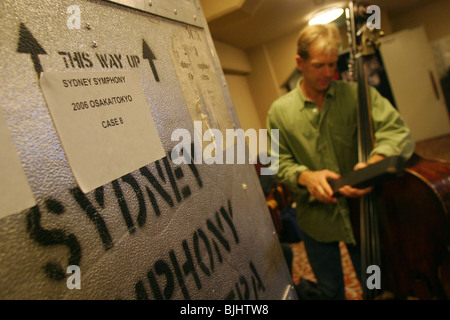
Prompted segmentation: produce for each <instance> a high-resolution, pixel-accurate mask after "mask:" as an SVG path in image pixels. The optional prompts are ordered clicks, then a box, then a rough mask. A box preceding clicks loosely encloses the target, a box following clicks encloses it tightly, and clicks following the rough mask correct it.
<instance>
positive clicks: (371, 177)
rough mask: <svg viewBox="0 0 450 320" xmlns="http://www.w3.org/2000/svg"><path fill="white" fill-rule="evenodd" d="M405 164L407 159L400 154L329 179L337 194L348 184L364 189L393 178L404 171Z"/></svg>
mask: <svg viewBox="0 0 450 320" xmlns="http://www.w3.org/2000/svg"><path fill="white" fill-rule="evenodd" d="M404 164H405V161H404V160H403V158H402V157H401V156H400V155H395V156H390V157H386V158H385V159H383V160H381V161H378V162H375V163H373V164H370V165H368V166H367V167H365V168H362V169H360V170H354V171H351V172H347V173H345V174H342V175H341V177H340V178H339V179H335V180H333V179H328V183H329V184H330V186H331V188H332V189H333V192H334V194H335V196H337V195H339V189H340V188H342V187H343V186H346V185H349V186H351V187H353V188H359V189H364V188H367V187H371V186H375V185H377V184H379V183H382V182H384V181H386V180H389V179H392V178H394V177H395V176H397V175H398V174H399V173H401V172H402V171H403V167H404Z"/></svg>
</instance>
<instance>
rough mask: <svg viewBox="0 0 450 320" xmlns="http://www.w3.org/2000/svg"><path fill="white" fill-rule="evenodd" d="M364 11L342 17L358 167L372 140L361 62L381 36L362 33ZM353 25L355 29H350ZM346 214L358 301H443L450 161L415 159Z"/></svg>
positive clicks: (449, 285)
mask: <svg viewBox="0 0 450 320" xmlns="http://www.w3.org/2000/svg"><path fill="white" fill-rule="evenodd" d="M365 8H367V5H365V4H358V3H356V2H355V1H352V2H350V3H349V7H348V9H347V11H346V14H347V30H348V39H349V44H350V48H351V55H350V56H351V58H350V65H349V67H350V72H351V73H352V72H354V75H355V78H356V81H357V83H358V103H359V110H358V148H359V161H361V162H367V160H368V157H369V154H370V151H371V150H372V147H373V141H374V138H373V132H372V126H371V118H370V109H371V107H370V97H369V91H368V83H367V78H366V72H365V70H364V66H365V64H364V61H365V60H366V59H367V57H368V56H370V55H371V54H373V52H375V51H376V50H377V46H378V43H377V39H378V38H379V37H380V36H381V33H380V31H379V30H376V29H369V28H368V27H367V25H366V20H367V15H365V11H366V10H365ZM358 23H359V25H360V26H361V28H360V29H358V30H357V28H358ZM350 208H351V211H352V215H353V218H354V219H353V221H352V223H353V226H354V230H355V237H356V238H357V241H358V242H359V243H360V244H361V274H362V282H361V286H362V288H363V297H364V299H423V300H429V299H442V300H446V299H448V298H449V297H450V253H449V250H450V242H449V230H450V228H449V227H450V225H449V218H448V215H449V212H450V163H449V162H447V161H444V160H436V159H425V158H423V157H421V156H419V155H418V154H417V153H414V154H413V156H412V157H411V158H410V159H409V160H408V161H407V162H406V164H405V167H404V170H402V172H401V173H400V174H398V175H397V176H396V177H395V178H393V179H390V180H389V181H386V182H384V183H383V184H380V185H377V186H375V188H374V191H373V192H371V193H369V194H368V195H366V196H364V197H363V198H361V199H359V201H358V202H357V203H355V202H353V203H351V204H350ZM355 211H358V212H355ZM355 213H356V214H355ZM370 266H377V267H379V270H380V271H381V286H380V287H379V288H373V287H371V288H369V286H368V280H370V279H368V277H369V276H370V275H369V276H368V274H367V272H366V270H369V269H368V268H369V267H370Z"/></svg>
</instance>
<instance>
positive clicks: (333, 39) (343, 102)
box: [267, 24, 414, 299]
mask: <svg viewBox="0 0 450 320" xmlns="http://www.w3.org/2000/svg"><path fill="white" fill-rule="evenodd" d="M339 46H340V35H339V31H338V29H337V28H336V26H335V25H333V24H328V25H315V26H307V27H306V28H304V29H303V30H302V32H301V33H300V35H299V39H298V54H297V56H296V62H297V66H298V68H299V70H300V71H301V72H302V78H301V79H300V80H299V82H298V84H297V87H296V88H295V89H294V90H292V91H290V92H289V93H287V94H285V95H284V96H282V97H280V98H278V99H277V100H276V101H275V102H274V103H273V104H272V106H271V108H270V110H269V112H268V116H267V129H268V132H269V133H270V132H271V129H279V146H278V147H279V152H278V160H279V168H278V172H277V178H278V179H279V180H280V181H281V182H282V183H284V184H285V185H286V186H287V187H289V189H290V190H291V191H292V192H293V193H294V195H295V201H296V203H297V219H298V223H299V226H300V228H301V230H302V232H303V235H304V237H303V240H304V244H305V248H306V252H307V255H308V260H309V262H310V264H311V267H312V269H313V272H314V275H315V276H316V279H317V286H316V288H315V293H314V294H313V295H314V296H311V295H309V293H311V292H312V291H311V290H309V292H308V290H307V287H308V286H311V283H308V282H307V281H304V279H302V280H301V282H300V284H299V286H298V293H299V295H300V298H305V299H313V298H318V299H345V286H344V279H343V272H342V266H341V260H340V259H341V256H340V251H339V242H340V241H344V242H346V243H347V246H348V247H349V251H351V253H352V252H353V248H352V245H354V244H355V238H354V235H353V231H352V227H351V222H350V217H349V214H350V212H349V208H348V204H347V199H346V197H348V198H358V197H361V196H363V195H365V194H367V193H369V192H371V188H367V189H356V188H352V187H350V186H345V187H343V188H341V189H340V190H339V192H340V193H341V194H342V195H343V196H344V197H339V198H336V197H333V192H332V189H331V187H330V185H329V184H328V181H327V179H337V178H339V176H340V174H343V173H346V172H349V171H351V170H356V169H360V168H363V167H364V166H366V165H367V164H370V163H374V162H376V161H379V160H381V159H383V158H385V157H387V156H391V155H394V154H401V155H402V156H403V157H404V158H405V159H407V158H409V157H410V156H411V155H412V153H413V151H414V141H413V139H412V137H411V134H410V131H409V129H408V128H407V126H406V125H405V122H404V121H403V120H402V118H401V117H400V115H399V113H398V112H397V111H396V109H395V108H394V107H393V106H392V105H391V104H390V103H389V101H388V100H387V99H385V98H384V97H382V96H381V95H380V94H379V93H378V92H377V91H376V89H374V88H370V99H371V105H372V110H371V113H372V120H373V131H374V137H375V144H374V148H373V150H372V152H371V154H370V158H369V160H368V162H367V164H365V163H358V144H357V108H358V102H357V86H356V84H355V83H347V82H343V81H336V80H333V77H334V74H335V71H336V65H337V61H338V50H339ZM275 149H276V148H275ZM271 156H272V159H273V158H274V156H276V155H274V154H272V155H271ZM352 257H353V255H352ZM354 265H355V262H354ZM358 266H359V264H358V265H355V269H357V267H358ZM364 271H365V270H363V272H364Z"/></svg>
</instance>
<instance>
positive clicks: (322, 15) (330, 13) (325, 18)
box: [308, 8, 344, 25]
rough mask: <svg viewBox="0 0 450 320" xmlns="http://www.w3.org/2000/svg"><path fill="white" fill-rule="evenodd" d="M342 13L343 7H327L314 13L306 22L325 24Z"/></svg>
mask: <svg viewBox="0 0 450 320" xmlns="http://www.w3.org/2000/svg"><path fill="white" fill-rule="evenodd" d="M343 13H344V9H342V8H333V9H328V10H325V11H322V12H319V13H318V14H316V15H315V16H314V17H313V18H312V19H311V20H309V22H308V24H309V25H313V24H326V23H329V22H331V21H334V20H336V19H337V18H339V17H340V16H341V15H342V14H343Z"/></svg>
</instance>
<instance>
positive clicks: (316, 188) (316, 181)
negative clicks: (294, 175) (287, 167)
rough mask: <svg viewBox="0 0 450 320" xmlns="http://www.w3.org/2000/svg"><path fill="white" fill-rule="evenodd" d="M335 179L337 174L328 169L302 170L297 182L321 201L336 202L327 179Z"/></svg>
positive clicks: (337, 176)
mask: <svg viewBox="0 0 450 320" xmlns="http://www.w3.org/2000/svg"><path fill="white" fill-rule="evenodd" d="M328 178H330V179H337V178H339V175H338V174H337V173H335V172H333V171H330V170H320V171H310V170H306V171H303V172H302V173H301V174H300V175H299V176H298V179H297V182H298V183H299V184H300V185H302V186H305V187H306V188H307V189H308V191H309V193H310V194H311V195H312V196H313V197H314V198H316V199H317V200H319V201H320V202H323V203H336V202H337V200H336V198H334V197H333V190H332V189H331V186H330V185H329V183H328V181H327V179H328Z"/></svg>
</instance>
